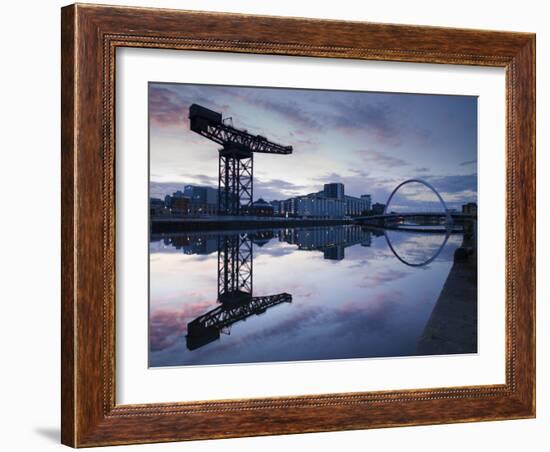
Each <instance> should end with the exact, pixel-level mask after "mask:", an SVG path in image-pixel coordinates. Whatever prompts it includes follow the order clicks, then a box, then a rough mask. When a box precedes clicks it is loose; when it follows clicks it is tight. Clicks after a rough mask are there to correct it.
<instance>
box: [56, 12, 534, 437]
mask: <svg viewBox="0 0 550 452" xmlns="http://www.w3.org/2000/svg"><path fill="white" fill-rule="evenodd" d="M61 35H62V68H61V69H62V149H61V154H62V349H61V352H62V361H61V362H62V367H61V375H62V381H61V385H62V432H61V436H62V442H63V443H64V444H66V445H69V446H73V447H85V446H100V445H114V444H131V443H149V442H161V441H180V440H197V439H211V438H227V437H238V436H253V435H274V434H285V433H302V432H319V431H335V430H349V429H365V428H377V427H391V426H405V425H425V424H442V423H451V422H469V421H485V420H501V419H520V418H531V417H534V416H535V35H534V34H529V33H510V32H496V31H482V30H465V29H464V30H463V29H449V28H436V27H420V26H408V25H386V24H374V23H359V22H341V21H329V20H314V19H298V18H280V17H265V16H247V15H238V14H220V13H207V12H190V11H176V10H162V9H146V8H145V9H144V8H126V7H109V6H93V5H79V4H76V5H71V6H67V7H64V8H63V9H62V27H61ZM118 47H147V48H163V49H179V50H201V51H216V52H237V53H255V54H273V55H299V56H312V57H329V58H353V59H363V60H384V61H395V62H418V63H439V64H461V65H474V66H494V67H502V68H505V70H506V112H507V119H506V193H507V194H506V196H507V199H506V383H505V384H502V385H490V386H471V387H452V388H435V389H430V388H426V389H415V390H400V391H381V392H363V393H344V394H326V395H316V396H299V397H276V398H263V399H243V400H220V401H214V402H178V401H174V403H163V404H148V405H122V406H121V405H117V404H116V403H115V366H116V362H115V316H116V312H115V248H114V244H115V177H116V175H115V169H114V168H115V165H114V161H115V134H114V130H115V124H114V118H115V105H114V99H115V97H114V87H115V65H116V58H115V50H116V49H117V48H118ZM495 152H496V151H495Z"/></svg>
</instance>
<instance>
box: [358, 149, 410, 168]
mask: <svg viewBox="0 0 550 452" xmlns="http://www.w3.org/2000/svg"><path fill="white" fill-rule="evenodd" d="M356 152H357V154H358V155H359V156H360V157H361V159H363V161H364V162H365V163H366V164H368V165H373V164H374V165H375V166H380V167H383V168H395V167H400V166H407V165H408V163H407V162H405V160H403V159H400V158H398V157H393V156H391V155H388V154H384V153H382V152H379V151H375V150H373V149H366V150H358V151H356Z"/></svg>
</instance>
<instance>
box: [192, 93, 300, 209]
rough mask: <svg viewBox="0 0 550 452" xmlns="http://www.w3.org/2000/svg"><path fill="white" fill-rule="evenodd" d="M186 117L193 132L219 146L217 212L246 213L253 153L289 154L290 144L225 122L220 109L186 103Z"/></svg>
mask: <svg viewBox="0 0 550 452" xmlns="http://www.w3.org/2000/svg"><path fill="white" fill-rule="evenodd" d="M189 120H190V128H191V130H192V131H193V132H195V133H198V134H199V135H202V136H203V137H205V138H208V139H209V140H212V141H214V142H215V143H218V144H219V145H221V146H222V147H221V149H219V151H218V152H219V172H218V213H219V214H220V215H246V214H247V213H248V212H249V208H250V206H251V205H252V201H253V174H254V153H255V152H260V153H263V154H282V155H286V154H292V146H282V145H280V144H277V143H273V142H271V141H269V140H268V139H267V138H266V137H263V136H261V135H252V134H250V133H248V132H247V131H246V130H240V129H237V128H235V127H233V125H229V124H227V121H226V122H224V121H223V119H222V114H221V113H217V112H215V111H212V110H209V109H208V108H205V107H203V106H201V105H197V104H193V105H191V106H190V107H189Z"/></svg>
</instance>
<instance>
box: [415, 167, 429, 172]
mask: <svg viewBox="0 0 550 452" xmlns="http://www.w3.org/2000/svg"><path fill="white" fill-rule="evenodd" d="M415 171H416V172H417V173H429V172H430V171H431V170H430V168H426V167H422V168H416V170H415Z"/></svg>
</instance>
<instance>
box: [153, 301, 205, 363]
mask: <svg viewBox="0 0 550 452" xmlns="http://www.w3.org/2000/svg"><path fill="white" fill-rule="evenodd" d="M212 307H215V304H214V303H213V302H211V301H202V302H199V303H195V304H188V305H185V304H184V305H183V306H182V307H181V308H179V309H157V310H152V311H151V315H150V318H149V347H150V350H151V351H153V352H155V351H159V350H164V349H165V348H168V347H171V346H172V345H174V344H175V343H176V342H177V341H179V340H183V335H184V334H186V333H187V324H188V323H189V322H190V321H191V320H193V319H194V318H196V317H198V316H199V315H202V314H203V313H204V312H206V311H208V310H209V309H211V308H212Z"/></svg>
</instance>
